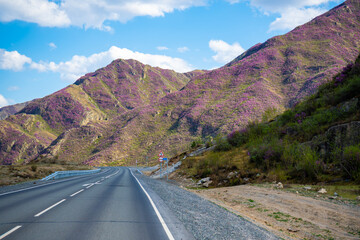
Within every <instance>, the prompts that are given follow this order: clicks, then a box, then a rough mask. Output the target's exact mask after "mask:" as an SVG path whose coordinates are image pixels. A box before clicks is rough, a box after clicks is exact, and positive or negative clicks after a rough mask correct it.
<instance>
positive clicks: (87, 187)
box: [86, 183, 94, 188]
mask: <svg viewBox="0 0 360 240" xmlns="http://www.w3.org/2000/svg"><path fill="white" fill-rule="evenodd" d="M92 186H94V184H93V183H92V184H90V185H89V186H87V187H86V188H91V187H92Z"/></svg>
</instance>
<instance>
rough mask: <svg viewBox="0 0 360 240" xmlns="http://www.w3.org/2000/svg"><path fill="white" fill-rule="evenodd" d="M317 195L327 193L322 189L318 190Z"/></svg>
mask: <svg viewBox="0 0 360 240" xmlns="http://www.w3.org/2000/svg"><path fill="white" fill-rule="evenodd" d="M318 193H322V194H324V193H327V191H326V189H325V188H322V189H320V190H319V191H318Z"/></svg>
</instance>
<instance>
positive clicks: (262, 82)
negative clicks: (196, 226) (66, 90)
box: [45, 1, 360, 165]
mask: <svg viewBox="0 0 360 240" xmlns="http://www.w3.org/2000/svg"><path fill="white" fill-rule="evenodd" d="M359 12H360V6H359V2H358V1H346V2H345V3H344V4H341V5H340V6H338V7H336V8H334V9H332V10H331V11H329V12H328V13H325V14H323V15H322V16H319V17H317V18H315V19H314V20H312V21H311V22H309V23H307V24H304V25H303V26H300V27H298V28H296V29H294V30H293V31H291V32H290V33H288V34H285V35H283V36H277V37H274V38H272V39H269V40H268V41H266V42H265V43H263V44H258V45H256V46H254V47H253V48H251V49H249V50H248V51H247V52H246V53H244V54H243V55H242V56H239V57H238V58H237V59H235V60H234V61H232V62H231V63H229V64H228V65H226V66H224V67H222V68H219V69H216V70H213V71H208V72H205V73H203V74H200V75H197V76H194V77H193V78H192V80H191V81H190V82H189V83H188V84H187V85H186V86H185V87H184V88H183V89H181V90H180V91H178V92H174V93H170V94H167V95H166V96H165V97H163V98H161V99H160V100H159V102H155V103H150V104H149V105H147V106H143V107H138V108H134V109H133V110H132V111H128V112H126V113H124V114H121V115H118V116H116V117H114V118H112V119H110V120H109V122H108V124H107V126H106V127H104V128H102V130H99V128H98V127H93V126H92V129H93V130H94V137H93V138H91V139H88V140H85V141H83V142H82V143H83V144H84V145H85V146H88V148H89V149H88V154H86V155H83V156H82V157H81V158H80V159H79V161H81V162H83V163H86V164H94V165H96V164H101V163H110V162H118V163H124V162H125V163H126V162H129V161H130V162H131V161H134V159H135V158H136V159H139V158H141V159H143V160H144V161H145V156H149V157H153V159H154V160H155V157H154V156H156V155H157V152H158V151H160V150H164V151H166V154H167V155H173V154H175V153H176V152H178V151H181V150H184V149H186V148H187V146H188V144H189V143H190V142H191V141H192V140H194V139H196V138H197V137H206V136H208V135H216V134H218V133H221V132H222V133H228V132H230V131H232V130H234V129H235V130H236V129H240V128H242V127H244V126H245V125H247V124H248V122H249V121H254V120H256V119H260V118H261V116H262V115H263V113H264V112H265V111H267V110H268V109H273V111H277V112H281V111H283V110H284V109H285V108H286V107H289V106H292V105H293V104H294V103H296V102H298V101H299V100H300V99H302V98H303V97H304V96H307V95H309V94H311V93H314V92H315V91H316V89H317V87H318V86H319V85H321V84H322V83H324V82H326V81H328V80H330V79H331V78H332V77H333V76H334V75H335V74H336V73H338V72H339V71H340V70H341V69H342V68H343V67H344V66H346V65H347V64H348V63H350V62H352V61H354V60H355V59H356V57H357V55H358V53H359V49H360V38H359V37H358V36H360V35H359V34H360V16H359ZM83 131H84V128H75V129H72V130H71V136H70V135H69V136H68V137H65V138H62V139H61V143H60V144H55V145H53V146H51V148H62V147H65V148H69V147H70V146H71V145H73V143H74V142H81V141H82V140H81V139H82V138H79V137H77V136H82V134H81V132H83ZM110 133H111V134H110ZM96 135H97V136H101V137H99V138H98V139H97V140H96V141H95V140H93V139H95V136H96ZM60 146H61V147H60ZM51 148H49V149H47V150H46V151H45V153H46V154H45V156H47V157H53V156H55V155H56V154H51V152H52V150H51ZM72 151H74V152H76V150H72ZM57 156H58V157H59V158H60V159H64V160H65V159H75V158H76V154H75V153H70V152H69V151H67V152H66V153H63V154H59V155H57Z"/></svg>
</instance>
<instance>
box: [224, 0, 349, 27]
mask: <svg viewBox="0 0 360 240" xmlns="http://www.w3.org/2000/svg"><path fill="white" fill-rule="evenodd" d="M227 1H228V2H230V3H236V2H240V1H239V0H227ZM247 1H248V2H250V5H251V6H252V7H255V8H257V9H259V10H260V11H262V12H263V13H264V14H266V15H270V14H279V15H280V17H278V18H276V19H275V21H273V22H272V23H271V24H270V27H269V32H271V31H276V30H291V29H293V28H295V27H297V26H299V25H302V24H304V23H306V22H308V21H310V20H312V19H313V18H315V17H317V16H319V15H321V14H322V13H324V12H326V11H327V9H326V8H325V7H324V6H323V5H324V4H326V3H329V2H340V1H343V0H272V1H269V0H247Z"/></svg>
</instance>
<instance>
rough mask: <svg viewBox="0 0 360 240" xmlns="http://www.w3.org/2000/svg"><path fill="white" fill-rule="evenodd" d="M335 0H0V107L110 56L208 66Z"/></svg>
mask: <svg viewBox="0 0 360 240" xmlns="http://www.w3.org/2000/svg"><path fill="white" fill-rule="evenodd" d="M341 2H343V1H342V0H272V1H269V0H137V1H134V0H117V1H116V0H97V1H93V0H82V1H79V0H54V1H49V0H0V35H1V36H2V37H1V38H0V107H2V106H6V105H9V104H15V103H20V102H24V101H29V100H32V99H34V98H41V97H44V96H46V95H48V94H51V93H53V92H55V91H57V90H59V89H61V88H64V87H66V86H67V85H69V84H71V83H73V82H74V81H75V80H76V79H77V78H78V77H80V76H82V75H83V74H85V73H87V72H92V71H95V70H96V69H98V68H101V67H104V66H106V65H107V64H109V63H110V62H111V61H112V60H114V59H117V58H124V59H129V58H133V59H136V60H139V61H141V62H143V63H146V64H150V65H152V66H159V67H163V68H168V69H174V70H176V71H178V72H186V71H191V70H194V69H213V68H216V67H220V66H222V65H224V64H226V63H227V62H229V61H231V60H232V59H233V58H235V57H236V56H238V55H240V54H241V53H242V52H243V51H245V50H246V49H248V48H250V47H251V46H253V45H255V44H257V43H259V42H264V41H266V40H267V39H268V38H270V37H273V36H275V35H279V34H284V33H286V32H288V31H289V30H291V29H293V28H294V27H296V26H298V25H301V24H303V23H305V22H307V21H309V20H311V19H312V18H314V17H316V16H318V15H320V14H322V13H324V12H326V11H327V10H329V9H331V8H333V7H334V6H336V5H338V4H340V3H341Z"/></svg>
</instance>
